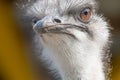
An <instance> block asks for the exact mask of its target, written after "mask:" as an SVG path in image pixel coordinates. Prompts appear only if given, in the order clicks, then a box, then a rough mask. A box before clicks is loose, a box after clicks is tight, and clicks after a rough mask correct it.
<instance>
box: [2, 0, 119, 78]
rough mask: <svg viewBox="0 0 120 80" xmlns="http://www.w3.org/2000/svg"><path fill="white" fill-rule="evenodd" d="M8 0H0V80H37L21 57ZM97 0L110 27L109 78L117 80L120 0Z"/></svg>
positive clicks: (20, 43) (18, 34)
mask: <svg viewBox="0 0 120 80" xmlns="http://www.w3.org/2000/svg"><path fill="white" fill-rule="evenodd" d="M12 1H13V0H0V80H37V79H35V76H34V74H33V71H32V70H31V67H30V64H29V63H28V62H27V60H26V57H25V53H26V51H25V49H24V48H25V42H24V38H23V36H22V33H21V32H20V30H19V27H18V25H17V24H16V21H15V19H14V18H13V14H12V6H11V5H12ZM99 2H100V12H102V13H103V15H104V16H105V17H106V18H107V20H108V22H109V23H110V25H111V26H112V27H113V30H111V32H112V40H113V44H112V46H111V53H112V67H113V70H112V73H111V79H112V80H120V0H100V1H99ZM41 77H42V76H41ZM42 78H43V79H42ZM42 78H41V79H40V80H45V79H44V77H42Z"/></svg>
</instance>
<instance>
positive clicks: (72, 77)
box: [43, 42, 105, 80]
mask: <svg viewBox="0 0 120 80" xmlns="http://www.w3.org/2000/svg"><path fill="white" fill-rule="evenodd" d="M68 43H69V42H68ZM57 45H59V48H57V47H55V46H56V45H55V46H48V45H45V46H44V48H43V57H44V58H45V59H47V61H48V63H49V61H50V62H52V64H51V67H50V69H56V70H57V71H58V72H59V74H60V75H61V77H62V80H105V74H104V72H103V63H102V58H101V57H102V56H101V55H100V54H101V51H102V50H100V47H98V45H97V44H95V43H94V45H93V43H89V42H88V43H86V44H82V43H79V42H78V43H77V42H76V43H74V42H73V43H69V44H61V43H60V44H57ZM70 45H71V46H70ZM61 46H62V47H61Z"/></svg>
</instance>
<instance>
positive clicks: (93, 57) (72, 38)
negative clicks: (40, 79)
mask: <svg viewBox="0 0 120 80" xmlns="http://www.w3.org/2000/svg"><path fill="white" fill-rule="evenodd" d="M26 13H27V15H30V16H32V17H34V19H33V20H32V21H33V24H32V25H33V29H34V31H35V32H36V34H37V35H38V37H39V38H40V40H39V41H40V42H41V45H42V47H43V50H42V58H43V60H45V61H47V62H48V63H49V62H52V63H51V65H50V66H49V67H50V69H52V70H53V69H55V70H57V71H58V73H59V74H60V76H61V79H62V80H105V79H106V77H105V73H104V64H103V62H102V59H103V54H105V53H104V48H105V47H106V45H107V43H108V40H109V29H108V24H107V23H106V22H105V21H104V19H103V17H102V16H101V15H98V14H97V4H96V1H95V0H37V1H36V2H34V3H32V4H31V5H30V6H29V7H27V9H26Z"/></svg>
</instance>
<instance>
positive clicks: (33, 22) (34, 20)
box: [32, 17, 39, 25]
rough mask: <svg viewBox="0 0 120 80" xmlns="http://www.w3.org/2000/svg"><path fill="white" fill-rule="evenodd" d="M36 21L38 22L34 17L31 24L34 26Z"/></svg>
mask: <svg viewBox="0 0 120 80" xmlns="http://www.w3.org/2000/svg"><path fill="white" fill-rule="evenodd" d="M37 21H39V19H38V18H36V17H34V18H33V19H32V24H33V25H34V24H36V23H37Z"/></svg>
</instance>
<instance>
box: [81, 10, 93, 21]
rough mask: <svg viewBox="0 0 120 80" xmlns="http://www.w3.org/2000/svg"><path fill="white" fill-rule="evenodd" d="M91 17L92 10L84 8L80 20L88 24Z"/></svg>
mask: <svg viewBox="0 0 120 80" xmlns="http://www.w3.org/2000/svg"><path fill="white" fill-rule="evenodd" d="M91 16H92V11H91V9H90V8H84V9H83V10H82V11H81V12H80V20H82V21H83V22H88V21H89V20H90V18H91Z"/></svg>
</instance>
